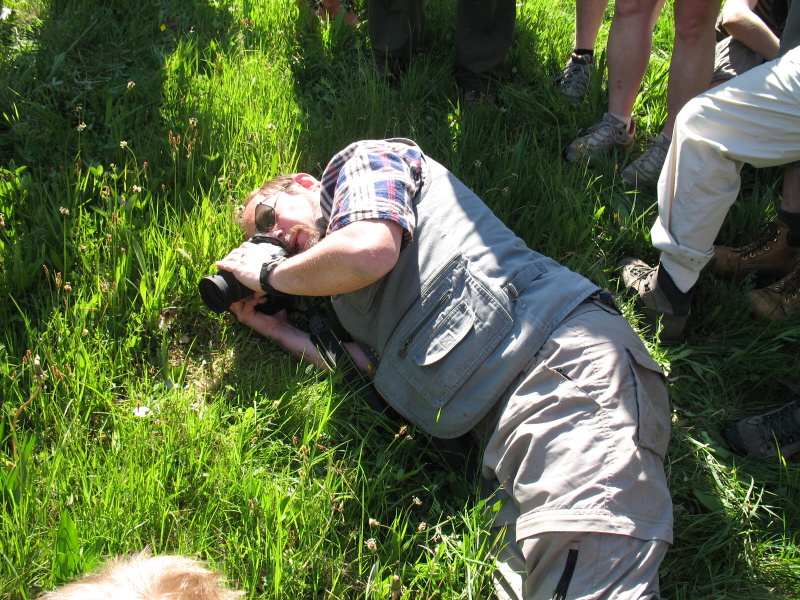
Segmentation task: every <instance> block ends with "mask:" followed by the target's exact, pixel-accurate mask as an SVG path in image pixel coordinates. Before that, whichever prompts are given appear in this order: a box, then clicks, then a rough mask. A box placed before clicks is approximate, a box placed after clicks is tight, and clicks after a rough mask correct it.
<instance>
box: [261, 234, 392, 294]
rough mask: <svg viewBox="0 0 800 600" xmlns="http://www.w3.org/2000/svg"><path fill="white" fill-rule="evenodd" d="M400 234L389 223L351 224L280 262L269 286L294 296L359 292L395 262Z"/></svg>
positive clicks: (273, 272)
mask: <svg viewBox="0 0 800 600" xmlns="http://www.w3.org/2000/svg"><path fill="white" fill-rule="evenodd" d="M402 231H403V230H402V227H400V226H399V225H397V224H396V223H394V222H388V221H381V220H366V221H357V222H355V223H351V224H350V225H347V226H346V227H344V228H342V229H340V230H338V231H336V232H334V233H332V234H330V235H329V236H328V237H326V238H324V239H323V240H322V241H320V242H319V243H318V244H317V245H315V246H313V247H311V248H309V249H308V250H306V251H304V252H301V253H300V254H297V255H295V256H293V257H291V258H289V259H287V260H285V261H284V262H282V263H280V264H279V265H278V266H277V267H275V269H273V271H272V272H271V273H270V275H269V280H268V281H269V284H270V285H271V286H272V287H273V288H275V289H276V290H280V291H281V292H284V293H286V294H292V295H297V296H330V295H334V294H344V293H347V292H352V291H355V290H358V289H361V288H363V287H365V286H367V285H369V284H371V283H373V282H375V281H377V280H378V279H380V278H381V277H383V276H384V275H385V274H386V273H388V272H389V271H390V270H391V269H392V267H394V265H395V264H396V263H397V258H398V256H399V253H400V244H401V240H402Z"/></svg>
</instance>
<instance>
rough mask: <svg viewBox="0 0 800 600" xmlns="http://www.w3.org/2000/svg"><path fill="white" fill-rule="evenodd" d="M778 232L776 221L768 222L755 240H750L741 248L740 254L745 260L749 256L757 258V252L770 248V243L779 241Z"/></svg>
mask: <svg viewBox="0 0 800 600" xmlns="http://www.w3.org/2000/svg"><path fill="white" fill-rule="evenodd" d="M778 234H779V231H778V226H777V225H776V224H775V223H769V224H767V226H766V227H764V229H762V230H761V233H759V234H758V237H757V238H756V240H755V241H754V242H750V243H749V244H747V245H746V246H742V248H740V249H739V255H740V256H741V257H742V259H745V260H746V259H747V258H755V256H756V255H757V254H759V253H761V252H766V251H767V250H769V246H770V244H775V243H777V242H778Z"/></svg>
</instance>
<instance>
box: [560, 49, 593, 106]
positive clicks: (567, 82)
mask: <svg viewBox="0 0 800 600" xmlns="http://www.w3.org/2000/svg"><path fill="white" fill-rule="evenodd" d="M593 70H594V60H593V57H592V55H591V54H575V53H574V52H573V53H572V54H571V55H570V57H569V60H568V61H567V64H566V66H565V67H564V70H563V71H562V72H561V73H560V74H559V75H557V76H556V89H558V91H560V92H561V93H562V94H564V96H565V97H566V99H567V100H569V101H570V102H572V103H573V104H578V103H579V102H581V101H582V100H583V98H584V97H585V96H586V92H587V91H589V82H590V81H591V80H592V71H593Z"/></svg>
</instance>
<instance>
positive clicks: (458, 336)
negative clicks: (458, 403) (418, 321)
mask: <svg viewBox="0 0 800 600" xmlns="http://www.w3.org/2000/svg"><path fill="white" fill-rule="evenodd" d="M474 322H475V315H474V314H473V313H472V311H471V310H470V308H469V306H467V303H466V302H459V303H458V304H457V305H456V306H454V307H453V308H452V309H451V310H450V311H448V312H447V314H446V315H445V316H444V317H442V319H441V320H440V321H438V322H437V324H436V326H434V327H433V328H432V329H431V330H430V331H429V332H425V335H419V336H418V337H417V339H416V340H414V342H412V344H411V345H410V346H409V348H408V353H409V355H410V356H411V358H412V359H413V360H414V362H416V363H417V364H418V365H419V366H421V367H424V366H427V365H432V364H434V363H436V362H438V361H439V360H441V359H442V358H444V357H445V356H447V354H448V353H449V352H450V350H452V349H453V348H454V347H455V346H457V345H458V343H459V342H460V341H461V340H463V339H464V338H465V337H466V336H467V334H468V333H469V332H470V330H471V329H472V326H473V324H474Z"/></svg>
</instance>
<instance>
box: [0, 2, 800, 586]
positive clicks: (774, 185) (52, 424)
mask: <svg viewBox="0 0 800 600" xmlns="http://www.w3.org/2000/svg"><path fill="white" fill-rule="evenodd" d="M4 6H6V7H8V8H11V9H12V12H11V16H10V17H9V18H8V19H6V20H3V21H0V65H2V66H1V68H0V77H2V82H0V113H1V114H2V119H0V214H1V215H2V223H0V296H1V297H2V301H0V323H2V325H1V326H0V381H1V383H0V403H1V404H2V406H1V407H0V456H1V458H2V461H0V539H1V540H2V543H0V598H8V599H9V600H17V599H23V598H35V597H36V596H38V595H39V594H40V593H41V592H42V591H43V590H48V589H51V588H52V587H53V586H55V585H60V584H62V583H64V582H65V581H67V580H68V579H69V578H70V577H72V576H75V575H77V574H79V573H82V572H84V571H85V570H87V569H91V568H92V567H93V566H94V565H96V564H97V563H98V562H99V561H101V560H102V559H104V558H105V557H107V556H109V555H113V554H117V553H125V552H130V551H134V550H139V549H142V548H143V547H146V546H149V547H151V548H152V549H153V550H154V551H155V552H157V553H181V554H186V555H190V556H199V557H201V558H203V559H205V560H208V561H209V562H210V563H211V564H212V565H213V566H214V567H216V568H219V569H221V570H223V571H224V572H226V573H227V574H228V575H229V577H230V578H231V581H232V582H233V584H235V585H236V586H238V587H241V588H242V589H244V590H246V591H247V592H248V594H249V596H250V597H252V598H321V597H326V598H348V599H349V598H375V599H378V598H387V597H388V596H389V592H390V590H391V588H392V585H393V577H394V576H398V577H399V584H400V585H401V586H403V587H405V588H406V590H407V592H408V597H412V598H434V597H436V598H445V599H446V598H478V599H479V598H486V597H488V595H489V590H490V587H491V586H490V582H489V580H488V577H487V576H488V573H489V572H490V571H491V559H490V556H489V549H488V540H487V537H486V536H485V535H483V534H484V532H485V530H486V524H487V520H486V516H485V511H484V510H483V507H482V506H481V504H480V502H479V501H478V497H477V489H478V483H479V482H478V477H477V473H476V471H475V469H474V467H470V466H468V465H460V464H458V463H457V461H456V462H453V461H448V460H446V458H445V457H444V456H443V455H442V454H441V453H440V452H438V451H437V450H436V449H435V448H432V447H430V446H429V444H428V443H427V442H426V441H425V439H424V438H423V437H422V436H420V435H417V433H416V432H415V431H413V429H410V430H408V431H401V430H400V427H401V424H399V423H395V422H391V421H389V420H387V419H385V418H383V417H380V416H378V415H375V414H374V413H371V412H370V411H369V410H368V409H365V408H364V407H363V406H362V405H361V404H360V402H359V400H358V398H356V397H354V395H353V394H352V393H351V392H350V391H349V390H348V388H347V386H346V385H345V384H344V382H343V381H341V380H340V379H339V378H337V377H330V376H327V375H324V374H319V373H315V372H313V371H312V370H310V369H307V368H306V367H305V366H302V365H299V364H298V363H296V362H295V361H293V360H292V359H290V358H289V357H287V356H286V355H284V354H283V353H282V352H281V351H280V349H278V348H277V347H275V346H274V345H273V344H272V343H270V342H269V341H267V340H264V339H261V338H259V337H258V336H257V335H255V334H252V333H250V332H248V331H246V330H243V329H242V328H241V327H240V326H239V325H238V324H237V323H236V322H235V320H234V319H233V318H232V317H231V316H229V315H228V316H222V317H219V316H215V315H212V314H209V313H208V312H207V311H206V310H205V309H204V308H203V306H202V303H201V301H200V299H199V297H198V294H197V281H198V280H199V278H200V277H201V276H202V275H204V274H206V273H209V272H212V271H213V264H214V260H215V259H216V258H218V257H219V256H222V255H223V254H224V253H225V252H226V251H227V249H229V248H230V247H232V246H234V245H236V244H237V243H238V242H239V237H238V233H237V230H236V227H235V226H234V224H233V222H232V220H231V219H230V217H231V215H232V213H233V211H234V209H235V206H236V205H237V204H238V203H239V202H240V201H241V199H242V198H243V196H244V194H245V193H246V192H247V191H248V190H249V189H251V188H253V187H255V186H257V185H259V184H260V183H262V182H263V180H264V179H266V178H267V177H270V176H272V175H275V174H278V173H283V172H290V171H297V170H303V171H308V172H311V173H314V174H317V175H318V174H319V173H320V171H321V169H322V168H323V167H324V165H325V163H326V162H327V160H328V158H329V157H330V156H331V155H332V154H333V153H334V152H336V151H337V150H339V149H341V148H342V147H344V146H345V145H346V144H348V143H350V142H352V141H354V140H356V139H359V138H382V137H389V136H404V137H410V138H413V139H415V140H416V141H417V142H418V143H419V144H420V145H421V146H422V148H423V149H424V150H425V151H426V152H427V153H429V154H430V155H431V156H433V157H434V158H436V159H437V160H439V161H440V162H442V163H444V164H446V165H448V166H449V167H450V168H451V169H452V170H453V172H454V173H455V174H456V175H457V176H459V177H460V178H462V179H463V180H464V181H465V182H466V183H467V184H468V185H470V186H471V187H473V188H474V189H475V190H476V191H477V192H478V193H479V194H480V195H481V196H482V197H483V198H484V199H485V200H486V201H487V202H488V203H489V204H490V205H491V206H492V207H493V209H494V210H495V211H496V212H497V214H498V215H499V216H500V217H501V218H502V219H503V220H504V221H505V222H506V223H508V224H509V225H510V226H511V227H512V228H513V229H514V230H515V232H516V233H517V234H518V235H519V236H521V237H522V238H524V239H525V240H526V241H527V242H528V243H529V244H530V245H531V246H532V247H533V248H535V249H537V250H539V251H541V252H543V253H546V254H549V255H551V256H553V257H554V258H556V259H558V260H561V261H563V262H565V263H566V264H567V265H568V266H570V267H571V268H573V269H575V270H577V271H579V272H581V273H583V274H584V275H586V276H588V277H590V278H592V279H593V280H594V281H596V282H597V283H599V284H601V285H607V286H612V287H613V286H614V283H613V281H611V280H610V271H611V267H612V265H613V263H614V261H615V260H616V259H617V258H618V257H619V256H621V255H622V254H625V253H635V254H637V255H639V256H642V257H644V258H647V259H653V258H654V257H655V253H654V252H653V250H652V248H651V247H650V245H649V239H648V230H649V226H650V225H651V224H652V221H653V218H654V215H655V212H654V210H655V209H654V203H655V196H654V195H653V194H652V193H649V192H645V193H633V192H630V191H628V190H627V189H626V188H625V187H624V186H623V185H621V183H620V181H619V180H618V179H617V178H616V177H615V173H616V171H617V169H618V166H619V165H617V164H616V163H615V161H614V160H609V161H607V162H606V164H603V165H600V166H599V167H598V168H596V169H594V170H589V171H587V170H585V169H581V168H576V167H572V166H569V165H567V164H565V163H564V162H563V161H561V159H560V151H561V148H562V147H563V146H564V145H565V144H566V143H567V142H568V141H569V140H570V139H572V138H573V137H574V135H575V133H576V132H577V131H578V130H579V129H580V128H582V127H585V126H587V125H590V124H591V123H593V122H594V121H596V120H597V119H598V118H599V116H600V115H601V114H602V112H603V110H604V105H605V102H606V99H607V96H606V91H605V88H604V86H603V84H602V78H596V80H595V84H594V85H593V87H592V89H591V91H590V97H589V101H588V103H586V104H584V105H581V106H577V107H576V106H569V105H567V104H566V103H565V102H564V101H563V100H562V99H561V98H560V97H559V96H558V94H557V93H556V92H555V91H554V90H553V87H552V79H551V74H552V73H554V72H556V71H557V70H558V69H559V68H560V65H561V63H562V61H563V60H564V58H565V56H566V55H567V53H568V51H569V49H570V46H571V42H572V35H573V19H574V18H573V11H574V5H573V3H572V2H555V3H554V2H546V1H544V0H526V1H525V2H523V3H522V4H521V6H520V7H519V9H518V24H517V31H516V35H515V39H514V44H513V46H512V48H511V51H510V53H509V60H508V64H507V67H506V69H505V72H504V76H503V86H502V88H501V90H500V93H501V96H502V100H503V104H502V107H497V106H478V107H475V108H474V109H473V110H470V111H465V110H464V109H463V107H462V106H461V105H460V103H459V100H458V94H457V89H456V87H455V84H454V82H453V80H452V76H451V58H450V57H451V56H452V49H453V48H452V47H453V34H454V32H453V22H454V10H455V8H454V4H453V3H451V2H445V1H444V0H431V2H429V7H428V12H429V27H428V31H427V33H426V43H427V51H426V52H425V53H424V54H423V55H421V56H419V57H417V59H416V60H415V61H414V62H413V64H412V67H411V69H410V71H409V73H408V75H407V76H405V77H404V78H403V80H402V82H401V85H399V86H397V87H388V86H386V85H385V84H384V83H383V82H381V81H380V80H378V79H377V78H376V77H375V75H374V73H373V72H372V70H371V69H370V59H369V39H368V36H367V34H366V28H363V29H360V30H358V31H355V32H353V31H350V30H348V29H347V28H345V27H339V26H338V25H332V26H330V27H329V26H320V25H319V24H318V23H315V21H314V20H313V19H310V18H309V17H308V16H307V15H306V14H305V13H304V12H303V11H301V10H299V9H298V7H297V6H296V5H295V4H294V3H293V2H292V1H291V0H283V1H276V0H250V1H249V2H234V1H226V0H184V1H178V0H156V1H153V2H122V1H121V0H111V1H108V2H100V3H99V2H89V1H88V0H46V1H32V0H16V1H13V0H6V1H5V2H4ZM356 8H357V9H358V10H363V4H362V5H357V7H356ZM609 16H610V12H609ZM607 25H608V23H606V25H604V28H603V30H602V31H601V40H605V38H606V36H607V32H608V27H607ZM670 37H671V16H670V15H669V13H668V12H667V13H665V14H664V15H663V16H662V19H661V21H660V22H659V26H658V27H657V30H656V39H655V44H654V51H653V58H652V61H651V68H650V70H649V71H648V74H647V76H646V78H645V82H644V84H643V88H642V89H643V93H642V94H641V95H640V97H639V99H638V101H637V105H636V113H637V117H638V118H639V121H640V131H641V132H642V133H641V135H642V136H644V134H645V133H649V134H651V135H654V134H656V133H658V131H659V130H660V126H661V125H662V124H663V122H664V119H665V118H666V115H665V110H666V98H665V94H666V69H667V66H668V61H669V53H670V44H671V39H670ZM601 47H602V43H601ZM641 141H644V137H642V140H641ZM618 158H619V159H620V160H625V157H624V156H620V157H618ZM779 179H780V171H779V170H766V171H761V172H755V171H752V170H747V171H746V172H745V181H744V185H743V188H742V197H741V201H740V202H739V203H738V204H737V205H736V206H735V207H734V208H733V210H732V211H731V215H730V217H729V219H728V220H727V221H726V224H725V226H724V228H723V231H722V232H721V234H720V237H721V239H723V240H724V241H726V242H730V243H733V242H741V241H744V240H747V239H748V238H749V237H751V236H752V235H753V234H754V233H755V232H756V231H757V230H758V229H759V227H760V226H761V224H762V223H763V222H764V221H765V220H766V219H767V218H769V217H770V215H772V214H773V211H774V204H775V201H776V199H777V197H778V195H779V190H780V187H779V183H778V182H779ZM757 284H758V282H755V281H746V282H744V283H742V284H736V285H734V284H730V283H725V282H721V281H718V280H715V279H714V278H712V277H710V276H708V277H704V278H703V279H702V280H701V284H700V289H699V292H698V294H697V297H696V303H695V306H694V315H693V317H692V321H691V324H690V327H689V331H688V335H687V338H686V343H684V344H683V345H681V346H678V347H671V348H667V347H663V346H660V345H659V344H658V343H657V342H652V341H650V339H649V338H647V340H648V344H649V345H650V349H651V351H652V352H653V354H654V356H656V358H657V359H658V360H659V361H660V362H661V363H662V365H663V366H664V367H665V368H666V369H667V370H668V371H669V377H670V384H669V386H670V395H671V399H672V406H673V435H672V443H671V447H670V453H669V457H668V460H667V471H668V477H669V481H670V486H671V490H672V493H673V497H674V502H675V517H676V528H675V533H676V542H675V546H674V547H673V548H672V550H671V551H670V553H669V554H668V557H667V559H666V561H665V563H664V567H663V569H662V588H663V592H664V595H665V596H666V597H670V598H676V599H683V598H691V599H697V598H709V599H710V598H723V597H724V598H776V597H778V598H796V597H798V596H800V584H798V580H800V578H798V564H800V563H799V562H798V558H800V552H799V551H798V533H797V532H798V531H799V530H800V508H798V507H799V506H800V502H798V500H799V499H800V493H799V492H798V485H800V470H799V469H798V463H797V462H796V461H795V460H790V461H789V462H788V463H787V464H781V463H779V462H778V461H777V460H776V461H772V462H766V463H762V462H756V461H753V460H749V459H745V458H740V457H736V456H734V455H732V454H731V453H729V452H728V450H727V449H726V446H725V444H724V442H723V441H722V438H721V436H720V431H721V429H722V427H723V426H724V424H725V423H727V422H729V421H731V420H734V419H738V418H741V417H742V416H744V415H749V414H756V413H759V412H762V411H764V410H767V409H771V408H774V407H777V406H780V405H782V404H783V403H784V402H786V401H787V400H788V397H789V391H788V389H787V387H786V386H787V384H795V385H797V384H800V379H798V373H799V372H800V358H798V352H797V348H798V342H800V322H798V320H797V319H794V320H791V321H787V322H784V323H780V324H773V325H768V326H765V325H763V324H761V323H756V322H753V321H751V320H750V319H749V318H748V317H747V314H746V311H745V308H744V306H743V304H742V293H743V292H744V291H745V290H747V289H749V288H752V287H753V286H755V285H757ZM625 308H626V311H628V312H627V314H628V316H629V318H630V319H631V321H632V322H633V323H634V324H635V325H637V326H638V318H637V316H636V315H635V314H634V313H633V312H632V309H631V307H630V306H629V305H626V306H625ZM36 357H38V359H37V358H36ZM143 407H146V408H147V409H149V410H150V411H151V412H150V414H149V415H148V416H146V417H138V416H136V414H135V413H134V410H136V409H142V408H143ZM371 519H372V520H374V521H375V522H377V524H372V525H371V524H370V523H371V521H370V520H371ZM370 540H372V541H370ZM368 542H369V543H368ZM395 585H396V584H395Z"/></svg>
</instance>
